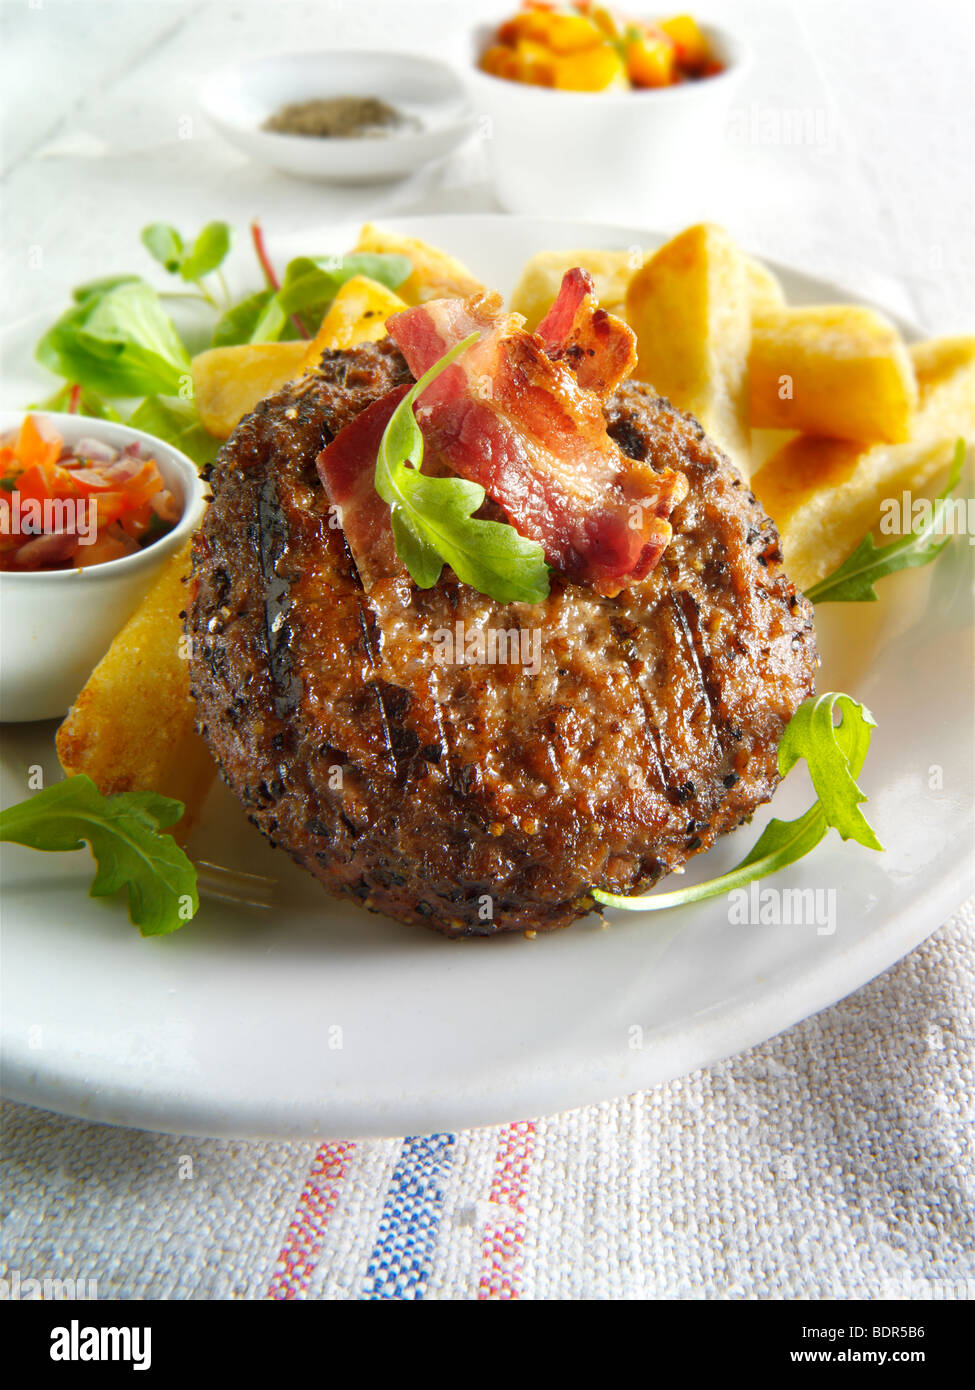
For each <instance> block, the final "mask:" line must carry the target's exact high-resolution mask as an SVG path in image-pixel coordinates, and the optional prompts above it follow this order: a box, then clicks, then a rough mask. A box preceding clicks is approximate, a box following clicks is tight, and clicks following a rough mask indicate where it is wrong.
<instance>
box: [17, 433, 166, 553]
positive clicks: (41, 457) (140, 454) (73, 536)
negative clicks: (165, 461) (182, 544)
mask: <svg viewBox="0 0 975 1390" xmlns="http://www.w3.org/2000/svg"><path fill="white" fill-rule="evenodd" d="M181 513H182V506H181V502H180V501H179V500H177V497H176V496H175V495H174V494H173V492H172V491H170V489H169V488H167V487H166V485H165V483H164V482H163V477H162V474H161V473H160V471H159V465H158V464H157V463H156V460H155V459H154V458H153V457H151V455H147V453H146V452H145V450H144V449H143V446H142V444H141V443H140V442H139V441H138V440H136V441H133V442H132V443H129V444H125V445H121V446H118V445H113V444H109V443H108V442H107V441H106V440H104V439H102V438H98V437H96V436H95V435H94V434H91V435H86V436H85V437H84V438H82V439H79V440H78V441H77V442H76V443H74V444H69V443H68V442H67V441H66V440H64V439H63V438H62V436H61V435H60V434H58V432H57V430H56V429H55V427H54V425H53V424H52V423H51V420H50V417H46V416H41V415H26V416H25V417H24V419H23V421H22V423H21V425H20V428H19V429H17V430H16V431H15V432H14V433H13V434H11V435H8V436H6V437H0V570H15V571H20V572H23V571H26V570H58V569H74V568H78V569H82V568H84V567H85V566H86V565H100V564H105V563H106V562H107V561H109V560H120V559H122V558H123V557H124V556H126V555H135V554H136V553H137V552H138V551H139V550H140V549H142V548H144V547H145V546H146V545H151V544H153V542H154V541H157V540H159V539H161V537H162V536H164V535H166V534H167V533H168V532H169V531H171V530H172V529H173V527H174V526H175V525H176V523H177V522H178V521H179V519H180V515H181Z"/></svg>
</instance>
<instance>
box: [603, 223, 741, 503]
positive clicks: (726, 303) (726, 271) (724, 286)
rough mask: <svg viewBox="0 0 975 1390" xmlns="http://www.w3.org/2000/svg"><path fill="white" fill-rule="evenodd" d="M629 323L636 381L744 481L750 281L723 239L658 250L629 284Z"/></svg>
mask: <svg viewBox="0 0 975 1390" xmlns="http://www.w3.org/2000/svg"><path fill="white" fill-rule="evenodd" d="M626 317H627V319H628V321H629V323H630V325H631V327H632V328H633V329H634V330H635V332H636V335H637V344H638V358H639V361H638V365H637V376H638V377H640V378H641V379H642V380H643V381H646V382H649V383H650V384H651V385H652V386H653V387H654V389H655V390H656V391H659V392H660V394H661V395H663V396H667V397H669V399H670V400H671V401H673V403H674V404H675V405H677V406H679V407H680V408H681V409H682V410H688V411H690V412H691V413H692V414H693V415H696V416H697V418H698V420H700V422H701V424H702V425H703V426H704V428H705V430H706V431H707V433H708V434H709V435H711V437H712V439H714V440H715V441H716V442H717V443H718V444H719V445H720V446H721V447H722V448H723V449H724V450H726V452H727V453H729V454H730V455H731V457H732V459H733V461H734V462H735V463H736V464H737V465H738V467H739V469H740V470H741V471H742V473H743V474H744V475H745V476H746V477H747V476H748V473H749V472H750V463H751V459H750V427H749V420H748V380H747V374H748V347H749V342H750V339H751V318H752V310H751V290H750V277H749V272H748V268H747V265H746V258H745V257H744V256H743V255H742V253H741V251H739V249H738V247H737V246H736V245H735V243H734V242H733V241H732V239H731V237H730V236H729V235H728V234H727V232H725V231H723V230H722V228H720V227H715V226H711V225H710V224H707V223H705V224H701V225H699V226H696V227H689V228H688V229H687V230H686V231H684V232H681V233H680V235H679V236H676V237H674V238H673V240H672V241H668V242H667V243H666V245H664V246H662V247H661V248H660V250H659V251H657V252H656V253H655V254H654V255H653V256H651V257H650V259H649V260H648V261H646V262H645V264H644V265H643V266H641V267H640V269H639V270H638V271H637V272H636V274H635V275H634V276H633V279H632V280H631V281H630V285H629V288H628V290H627V294H626Z"/></svg>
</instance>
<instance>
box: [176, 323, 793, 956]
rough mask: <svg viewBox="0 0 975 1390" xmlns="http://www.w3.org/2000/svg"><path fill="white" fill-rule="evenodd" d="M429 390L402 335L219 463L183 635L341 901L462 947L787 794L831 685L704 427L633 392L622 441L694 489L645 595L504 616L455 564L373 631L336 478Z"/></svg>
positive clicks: (341, 369)
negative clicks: (320, 462)
mask: <svg viewBox="0 0 975 1390" xmlns="http://www.w3.org/2000/svg"><path fill="white" fill-rule="evenodd" d="M410 380H411V377H410V375H409V372H408V370H407V368H406V365H405V363H404V361H403V359H402V357H401V356H400V355H399V353H398V351H397V350H396V349H395V348H394V347H393V345H392V344H391V343H390V342H389V341H388V340H384V341H383V342H381V343H378V344H370V345H366V346H362V347H359V348H355V349H352V350H350V351H348V352H332V353H326V354H325V355H324V358H323V361H322V364H321V368H320V370H319V371H318V372H317V373H316V374H314V375H311V376H308V377H305V378H304V379H302V380H301V381H299V382H296V383H292V384H291V385H289V386H287V387H285V388H284V389H283V390H282V391H280V392H278V394H277V395H275V396H272V397H270V398H269V399H268V400H266V401H264V402H262V403H261V405H259V406H258V407H257V409H256V410H255V411H254V413H253V414H252V415H249V416H247V417H246V418H245V419H244V420H243V421H242V422H241V424H240V425H239V426H238V428H237V430H236V431H235V433H234V435H233V436H232V438H231V439H230V440H229V441H228V443H227V444H226V445H225V446H224V448H223V449H222V450H221V452H220V455H219V457H218V459H217V461H216V463H215V465H214V467H213V470H212V477H211V481H212V486H213V501H212V503H211V505H210V508H209V510H208V513H207V517H206V520H205V522H204V525H203V527H202V528H201V530H200V531H199V533H198V535H197V538H196V542H195V546H194V565H193V578H192V581H191V600H190V603H189V606H188V612H187V630H188V632H189V634H190V635H191V637H192V639H193V640H192V643H191V651H192V659H191V686H192V691H193V695H194V697H195V698H196V700H197V702H198V714H199V726H200V730H201V732H202V733H203V735H204V736H205V737H206V739H207V741H208V742H209V745H210V748H211V749H212V751H213V753H214V755H215V757H216V759H217V762H218V764H219V766H220V768H221V771H222V774H223V776H224V778H225V780H226V781H227V782H228V783H229V785H230V786H231V788H232V789H233V790H234V792H236V794H237V795H238V797H239V798H240V799H241V801H242V802H243V804H244V806H245V808H246V810H247V812H248V814H249V816H250V818H251V820H252V821H253V822H254V824H255V825H257V826H258V827H259V828H260V829H261V830H262V831H263V833H264V834H265V835H266V836H267V837H268V839H269V840H270V841H271V842H272V844H277V845H279V846H281V848H283V849H286V850H287V851H288V853H289V854H290V855H291V856H292V857H293V858H294V859H295V860H296V861H297V862H298V863H299V864H301V865H303V866H304V867H305V868H306V869H308V870H309V871H310V872H311V873H313V874H314V875H315V876H316V877H317V878H319V879H321V881H322V882H323V883H324V884H325V886H326V887H327V888H328V889H329V890H330V891H332V892H333V893H336V894H339V895H341V896H345V897H348V898H351V899H353V900H354V901H356V902H358V903H360V904H362V905H363V906H364V907H367V908H370V909H372V910H374V911H377V912H383V913H386V914H388V915H389V916H391V917H395V918H397V919H399V920H400V921H403V922H416V923H423V924H426V925H427V926H431V927H434V928H436V929H437V930H439V931H441V932H445V933H447V934H448V935H471V934H478V935H489V934H493V933H495V932H501V931H514V930H542V929H548V928H553V927H561V926H565V925H567V924H568V923H569V922H571V921H572V920H573V919H574V918H576V917H578V916H580V915H582V914H584V913H586V912H588V911H590V910H591V909H592V906H593V903H592V899H591V897H590V896H589V893H590V890H591V889H592V888H593V887H602V888H605V889H607V890H609V891H612V892H616V893H623V894H629V893H635V892H638V891H640V890H644V889H647V888H648V887H650V886H651V885H652V884H653V883H655V882H656V881H657V879H659V878H660V877H661V875H663V874H665V873H668V872H671V871H673V870H674V869H676V868H678V867H680V866H681V865H683V864H684V863H685V862H686V861H687V860H688V859H690V858H691V857H692V856H693V855H695V854H697V853H699V852H701V851H703V850H706V849H707V848H708V847H709V846H710V845H711V844H713V842H714V840H715V839H716V838H717V836H719V835H721V834H724V833H725V832H726V831H729V830H732V829H734V828H735V826H737V825H739V824H740V823H741V822H742V821H743V820H744V819H745V818H747V817H748V816H750V815H751V814H752V812H753V811H754V810H755V808H756V807H757V806H758V805H760V804H761V803H762V802H764V801H767V800H768V798H769V797H770V796H771V795H772V792H773V791H774V789H775V786H776V782H777V769H776V750H777V746H778V743H779V739H780V737H781V734H782V731H783V729H784V728H785V726H786V724H787V723H788V721H789V719H790V718H791V716H792V714H793V713H794V711H795V709H796V708H797V706H798V705H799V704H800V703H801V702H802V700H803V699H805V698H806V696H808V695H809V694H810V693H811V692H812V689H813V672H814V668H815V665H816V649H815V639H814V634H813V627H812V613H811V609H810V606H809V604H808V603H807V602H806V600H805V599H804V598H803V597H802V596H801V595H800V594H798V593H797V592H796V591H795V588H794V586H793V585H792V584H790V582H789V580H788V579H787V577H786V576H785V574H784V573H783V571H782V567H781V559H780V554H779V544H778V536H777V533H776V531H775V528H774V526H773V524H772V522H771V521H770V520H769V519H768V517H766V516H765V515H764V514H763V512H762V510H761V508H760V506H759V505H758V503H757V502H756V500H755V497H754V496H753V494H751V493H750V492H749V491H748V488H747V486H746V485H745V484H744V483H743V482H742V479H741V477H740V476H739V474H738V473H737V471H736V470H735V469H734V468H733V466H732V465H731V464H730V462H729V461H728V460H727V459H726V458H725V457H724V455H723V454H721V453H720V451H719V450H718V449H717V448H716V447H715V446H714V445H713V444H712V443H711V442H710V440H709V439H708V438H707V437H706V436H705V434H704V431H703V430H702V429H701V427H700V426H699V425H698V423H697V421H696V420H694V419H693V418H692V417H690V416H688V415H684V414H682V413H681V412H680V411H678V410H676V409H675V408H674V407H673V406H671V405H670V404H669V402H667V401H666V400H663V399H661V398H660V397H658V396H655V395H654V393H653V392H652V391H651V390H650V389H649V388H648V387H645V386H642V385H639V384H634V383H628V384H626V385H625V386H623V387H622V388H621V389H620V390H619V391H618V392H617V393H616V394H615V396H614V397H613V398H612V400H611V401H610V403H609V406H608V408H607V412H606V413H607V421H608V428H609V432H610V434H611V435H612V437H613V438H614V439H615V440H616V441H617V443H618V444H619V446H620V448H621V450H622V451H623V453H624V454H626V455H628V456H629V457H630V458H633V459H639V460H645V459H646V460H649V461H650V462H651V464H652V465H653V466H654V467H657V468H663V467H671V468H674V469H678V470H680V471H681V472H683V473H684V474H685V475H686V477H687V480H688V484H689V490H688V493H687V496H686V498H685V499H684V501H683V502H682V503H680V505H679V506H678V507H677V508H676V509H675V510H674V512H673V514H672V516H671V523H672V525H673V530H674V536H673V540H672V541H671V543H670V545H669V546H668V547H667V549H666V551H665V552H664V555H663V558H662V560H661V562H660V564H659V565H658V567H657V568H656V569H655V570H654V571H653V572H652V574H651V575H650V576H649V577H648V578H647V579H646V580H644V581H643V582H642V583H640V584H639V585H637V586H635V587H634V588H632V589H630V590H626V591H624V592H622V593H621V594H619V596H618V597H616V598H605V597H602V596H601V595H599V594H597V593H595V592H593V591H592V590H590V589H588V588H583V587H579V586H577V585H574V584H570V583H567V582H563V581H562V580H561V579H559V578H558V577H557V576H553V579H552V587H551V594H550V596H549V598H548V599H547V600H546V601H545V602H544V603H542V604H539V605H536V606H529V605H525V604H507V605H504V604H499V603H496V602H494V601H493V600H491V599H489V598H485V597H484V596H483V595H482V594H479V593H477V592H476V591H475V590H473V589H471V588H469V587H468V586H466V585H464V584H462V583H460V582H459V581H458V580H457V579H456V578H455V577H454V575H453V574H452V572H451V571H450V570H448V569H445V570H444V574H443V576H442V577H441V579H440V581H439V583H438V584H436V585H435V586H434V587H433V588H431V589H427V590H420V589H417V588H416V587H415V586H414V585H412V584H411V583H410V582H409V580H408V579H404V580H403V581H398V582H397V583H398V590H396V591H394V594H393V597H392V599H391V600H387V602H385V604H383V605H381V606H380V608H379V612H378V613H377V611H376V605H374V604H373V603H371V602H370V599H369V598H368V597H367V595H366V594H365V593H364V591H363V588H362V585H361V583H360V581H359V577H358V574H357V572H356V568H355V565H354V563H353V561H352V559H351V556H350V553H349V550H348V548H347V546H346V544H345V541H344V536H343V533H342V530H341V526H340V524H339V519H338V518H337V517H336V516H334V515H333V514H332V513H331V512H330V508H329V504H328V498H327V495H326V493H325V491H324V489H323V488H322V486H321V483H320V482H319V478H318V474H317V471H316V458H317V455H318V453H319V451H320V450H321V449H322V448H323V447H324V445H325V444H327V443H328V441H329V440H330V439H331V438H332V437H333V435H334V434H336V433H337V432H338V431H339V430H340V429H341V428H342V427H343V426H344V425H345V424H347V423H348V422H349V421H350V420H351V419H353V418H354V417H355V415H357V414H358V413H359V412H360V411H361V410H363V409H364V408H365V407H366V406H367V405H369V404H370V403H371V402H372V401H374V400H376V399H378V398H379V397H381V396H383V395H385V394H386V393H387V392H388V391H390V390H391V389H392V388H393V387H395V386H397V385H399V384H402V383H404V382H408V381H410ZM492 634H494V635H495V636H494V638H493V639H492ZM502 634H503V645H499V644H500V643H501V641H502V638H501V635H502ZM481 640H483V641H485V642H486V643H487V646H486V652H485V650H480V649H479V647H478V642H479V641H481ZM492 642H493V645H492ZM492 653H493V655H494V657H495V658H497V659H495V660H493V661H492V659H491V654H492ZM485 654H487V656H488V659H487V660H480V661H479V660H478V657H479V656H480V657H483V656H484V655H485ZM512 657H514V658H515V659H512ZM468 658H470V659H468Z"/></svg>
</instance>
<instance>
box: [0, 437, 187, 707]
mask: <svg viewBox="0 0 975 1390" xmlns="http://www.w3.org/2000/svg"><path fill="white" fill-rule="evenodd" d="M0 464H2V471H0V640H2V661H0V673H2V674H0V719H2V720H4V721H25V720H31V719H52V718H56V717H58V716H60V715H62V714H64V713H65V711H66V710H67V709H68V707H69V706H70V704H71V702H72V700H73V699H74V697H75V695H76V694H77V693H78V691H79V690H80V689H81V687H82V686H83V685H84V683H85V681H86V680H87V678H88V676H89V674H90V672H91V670H92V668H93V667H94V666H95V665H96V663H97V662H98V661H99V660H100V659H101V658H102V656H104V654H105V652H106V650H107V649H108V647H109V645H110V643H111V641H112V638H113V637H114V636H115V634H116V632H118V630H119V628H120V627H121V626H122V624H123V623H124V622H125V620H126V619H127V618H128V616H129V614H130V613H131V612H132V610H133V609H134V608H135V606H136V604H137V603H138V602H139V600H140V599H141V598H142V597H143V595H144V594H145V593H146V591H147V590H148V589H149V586H150V585H151V584H152V582H153V580H154V579H155V578H156V577H157V576H158V575H159V573H160V571H161V570H162V568H163V566H164V565H165V564H166V562H167V560H168V559H169V558H170V556H172V555H173V554H175V553H176V552H177V551H178V550H180V549H181V548H182V547H183V546H185V545H186V543H187V541H188V540H189V537H190V535H191V534H192V532H193V531H194V529H195V528H196V526H197V525H198V524H199V521H200V518H201V517H202V515H203V509H204V484H203V481H202V479H201V478H200V475H199V473H198V471H197V468H196V465H195V464H194V463H192V462H191V461H190V459H188V458H187V457H186V455H185V454H182V453H180V452H179V450H178V449H174V448H173V447H172V445H170V444H165V443H163V441H162V440H160V439H155V438H153V436H152V435H149V434H145V433H143V431H142V430H136V429H131V428H130V427H129V426H128V425H122V424H117V423H114V422H109V421H105V420H93V419H90V418H88V417H86V416H82V415H68V414H54V413H49V412H46V411H32V412H29V413H28V414H25V413H24V412H23V411H13V410H5V411H0Z"/></svg>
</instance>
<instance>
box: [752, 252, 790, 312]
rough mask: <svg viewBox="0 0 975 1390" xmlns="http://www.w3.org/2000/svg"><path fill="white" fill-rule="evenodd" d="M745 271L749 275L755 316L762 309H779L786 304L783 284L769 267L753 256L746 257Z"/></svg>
mask: <svg viewBox="0 0 975 1390" xmlns="http://www.w3.org/2000/svg"><path fill="white" fill-rule="evenodd" d="M745 270H746V272H747V274H748V296H749V298H750V300H751V303H752V313H753V314H757V313H759V312H760V311H761V310H762V309H777V308H779V307H780V306H781V305H783V304H784V303H785V290H783V288H782V282H781V281H780V279H779V277H778V276H777V275H776V274H775V273H774V272H773V271H771V270H769V268H768V266H767V265H764V264H763V263H762V262H761V261H756V260H755V259H754V258H753V257H752V256H746V257H745Z"/></svg>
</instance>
